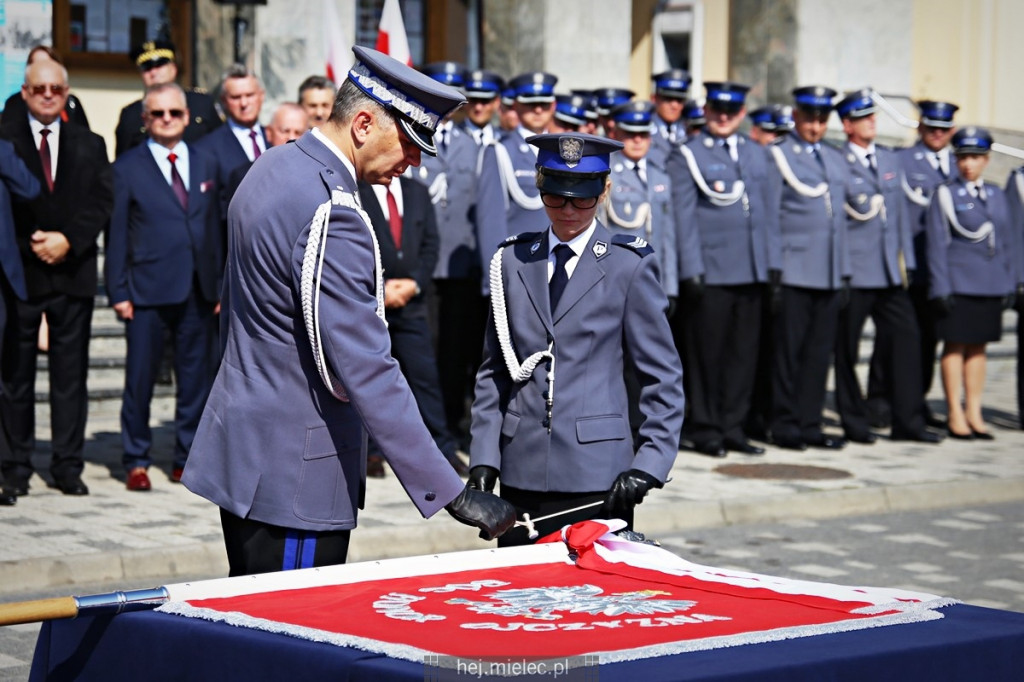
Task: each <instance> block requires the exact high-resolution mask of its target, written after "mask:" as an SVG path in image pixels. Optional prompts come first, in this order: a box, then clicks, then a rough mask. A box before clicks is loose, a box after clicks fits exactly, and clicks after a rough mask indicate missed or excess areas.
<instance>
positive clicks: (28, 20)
mask: <svg viewBox="0 0 1024 682" xmlns="http://www.w3.org/2000/svg"><path fill="white" fill-rule="evenodd" d="M39 43H46V44H47V45H52V44H53V0H0V107H2V106H3V103H4V102H5V101H6V100H7V97H8V96H10V95H11V94H12V93H14V92H16V91H17V90H19V89H20V88H21V84H22V81H24V80H25V60H26V59H27V58H28V53H29V50H31V49H32V47H33V46H34V45H38V44H39Z"/></svg>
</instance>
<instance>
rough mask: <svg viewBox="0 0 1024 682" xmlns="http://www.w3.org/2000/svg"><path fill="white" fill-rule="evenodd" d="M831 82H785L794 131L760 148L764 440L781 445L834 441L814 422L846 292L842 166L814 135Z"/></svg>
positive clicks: (837, 442)
mask: <svg viewBox="0 0 1024 682" xmlns="http://www.w3.org/2000/svg"><path fill="white" fill-rule="evenodd" d="M835 95H836V92H835V90H832V89H831V88H825V87H821V86H807V87H802V88H796V89H795V90H793V97H794V100H795V102H794V105H795V109H794V111H793V119H794V121H795V123H796V128H795V130H794V131H793V132H794V134H793V135H791V136H790V137H788V138H786V140H784V141H783V142H780V143H779V144H776V145H772V146H771V147H769V148H768V149H769V150H770V152H771V155H772V159H773V160H774V161H775V163H772V164H769V167H768V168H769V170H768V190H767V198H768V210H769V211H772V212H774V214H775V215H777V216H778V217H777V219H773V220H772V221H770V222H769V225H770V226H771V227H772V228H773V229H772V230H771V232H769V234H768V268H769V281H770V285H771V287H772V290H773V297H774V299H775V308H776V315H775V319H774V322H773V325H774V355H775V358H774V366H773V367H774V373H773V375H772V387H773V388H772V402H773V405H772V410H773V413H774V416H773V419H772V426H771V436H772V441H773V442H774V443H775V444H776V445H778V446H780V447H784V448H790V449H794V450H803V449H805V448H806V447H807V446H812V447H821V448H826V449H838V448H842V447H843V446H844V445H845V444H846V441H844V440H843V439H842V438H838V437H835V436H829V435H826V434H825V433H824V432H823V431H822V424H821V422H822V416H823V415H822V412H823V411H824V409H825V390H826V382H827V380H828V366H829V359H830V358H831V355H832V350H833V348H834V346H835V339H836V325H837V321H838V316H839V309H840V308H842V307H843V304H844V300H843V299H844V298H848V295H849V287H850V276H851V274H852V271H851V269H850V256H849V250H848V248H847V244H846V213H845V212H844V210H843V204H844V203H846V187H847V176H848V174H849V171H848V169H847V164H846V161H845V160H844V159H843V156H842V154H840V153H839V151H838V150H837V149H836V148H835V147H831V146H829V145H827V144H822V140H823V138H824V137H825V130H826V128H827V126H828V117H829V114H830V113H831V112H832V98H833V97H835Z"/></svg>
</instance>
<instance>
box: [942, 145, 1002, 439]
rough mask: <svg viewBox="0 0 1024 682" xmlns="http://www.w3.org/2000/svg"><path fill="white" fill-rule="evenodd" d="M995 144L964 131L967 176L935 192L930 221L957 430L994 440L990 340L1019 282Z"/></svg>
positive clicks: (961, 148)
mask: <svg viewBox="0 0 1024 682" xmlns="http://www.w3.org/2000/svg"><path fill="white" fill-rule="evenodd" d="M991 147H992V136H991V135H990V134H989V132H988V131H987V130H985V129H984V128H976V127H974V126H968V127H967V128H963V129H962V130H959V131H957V133H956V134H955V135H954V136H953V150H954V152H955V153H956V164H957V169H958V170H959V171H960V177H957V178H953V179H950V180H948V181H947V182H946V183H945V184H942V185H939V187H938V188H937V189H936V190H935V193H934V195H933V196H932V201H931V205H930V206H929V208H928V216H927V223H926V229H927V237H928V242H927V248H928V271H929V276H930V280H929V293H928V295H929V297H930V298H931V300H932V303H933V305H934V307H935V310H936V312H937V314H938V322H937V325H936V327H937V332H938V337H939V338H940V339H942V340H943V341H944V342H945V345H944V346H943V349H942V385H943V387H944V389H945V391H946V403H947V405H948V409H949V415H948V416H949V421H948V428H949V435H950V437H952V438H959V439H971V438H979V439H984V440H991V439H992V434H990V433H989V432H988V431H986V430H985V428H984V422H983V420H982V416H981V392H982V389H983V388H984V385H985V344H986V343H988V342H990V341H998V340H999V337H1000V335H1001V333H1002V310H1003V306H1004V305H1005V303H1006V302H1007V301H1008V300H1011V296H1010V295H1011V294H1012V292H1013V290H1014V288H1015V278H1014V276H1013V274H1012V273H1013V269H1012V265H1011V255H1012V254H1011V250H1012V244H1013V241H1012V239H1013V238H1012V235H1011V232H1010V230H1011V223H1010V212H1009V207H1008V205H1007V202H1006V196H1005V195H1004V194H1003V192H1002V190H1000V189H999V188H998V187H995V186H993V185H990V184H986V183H984V182H983V181H982V180H981V173H982V171H984V169H985V166H986V165H988V153H989V150H990V149H991ZM961 391H963V393H964V398H965V405H964V406H961V404H960V394H961ZM965 408H966V410H965Z"/></svg>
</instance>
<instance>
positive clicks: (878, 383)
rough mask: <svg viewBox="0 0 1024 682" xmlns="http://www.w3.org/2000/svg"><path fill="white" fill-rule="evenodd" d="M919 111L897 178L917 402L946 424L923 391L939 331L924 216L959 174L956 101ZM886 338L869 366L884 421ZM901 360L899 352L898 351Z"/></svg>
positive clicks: (875, 413) (872, 398)
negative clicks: (909, 249)
mask: <svg viewBox="0 0 1024 682" xmlns="http://www.w3.org/2000/svg"><path fill="white" fill-rule="evenodd" d="M917 107H918V109H919V110H920V112H921V117H920V125H919V126H918V130H919V131H920V139H918V141H917V143H916V144H914V145H913V146H912V147H908V148H906V149H901V150H900V152H899V157H900V165H901V167H902V171H903V174H902V178H901V180H900V182H901V186H902V187H903V194H904V197H905V208H906V210H907V216H908V218H907V219H908V221H909V223H910V231H911V234H912V235H913V239H914V262H915V264H916V265H917V270H916V271H914V273H913V274H912V275H911V276H910V288H909V291H910V300H911V303H913V306H914V314H915V316H916V317H917V328H918V331H919V333H920V339H921V346H920V351H919V352H918V354H917V356H918V358H920V363H921V391H920V393H921V402H922V405H924V408H923V409H924V413H925V421H926V422H927V424H928V425H929V426H935V427H938V428H945V426H946V423H945V422H944V421H943V420H941V419H939V418H938V417H936V416H934V415H932V413H931V411H930V410H929V409H928V407H927V404H926V403H925V402H924V401H925V396H926V395H928V391H930V390H931V387H932V378H933V376H934V375H935V354H936V350H937V349H938V343H939V341H938V337H937V336H936V335H935V313H934V311H933V309H932V306H931V304H930V303H929V302H928V281H929V274H928V257H927V249H928V245H927V236H926V234H925V216H926V214H927V212H928V211H927V209H928V203H929V201H930V200H931V197H932V193H933V192H934V191H935V188H936V187H938V186H939V185H941V184H942V183H944V182H946V181H947V180H949V179H953V178H957V177H959V176H960V174H959V172H958V171H957V168H956V161H955V160H954V159H953V154H952V152H951V151H950V148H949V143H950V140H951V139H952V138H953V135H954V133H956V125H955V123H954V122H953V117H954V115H955V114H956V111H957V109H959V108H960V107H958V106H957V105H955V104H951V103H949V102H939V101H934V100H921V101H919V102H918V103H917ZM890 352H891V351H890V350H889V344H888V341H887V339H886V338H885V336H884V334H883V335H881V336H879V337H878V339H877V340H876V341H875V350H874V352H873V354H872V356H871V371H870V374H869V377H868V409H869V410H870V412H871V414H872V418H873V420H874V421H875V423H876V424H878V425H880V426H882V425H886V424H888V423H889V421H890V412H891V408H890V405H889V399H888V395H889V393H891V392H892V388H891V385H892V379H891V377H889V376H888V374H887V371H886V370H887V368H888V367H889V366H890V364H891V361H889V360H888V358H889V357H890V355H889V354H890ZM896 361H897V362H899V361H900V358H899V356H896Z"/></svg>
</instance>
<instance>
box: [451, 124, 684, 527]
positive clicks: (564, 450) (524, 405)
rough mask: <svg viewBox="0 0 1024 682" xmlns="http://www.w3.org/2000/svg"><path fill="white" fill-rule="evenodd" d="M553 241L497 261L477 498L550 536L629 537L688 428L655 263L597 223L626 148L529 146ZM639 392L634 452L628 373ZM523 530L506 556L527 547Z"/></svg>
mask: <svg viewBox="0 0 1024 682" xmlns="http://www.w3.org/2000/svg"><path fill="white" fill-rule="evenodd" d="M527 141H528V142H529V143H530V144H532V145H534V146H536V147H538V148H539V152H538V156H537V187H538V188H539V189H540V195H541V198H542V200H543V203H544V207H545V211H546V213H547V217H548V219H549V220H550V221H551V224H550V226H549V227H548V229H546V230H544V231H542V232H532V233H525V234H521V235H518V236H515V237H511V238H510V239H508V240H507V241H506V242H505V244H503V245H502V247H501V248H499V249H498V252H497V253H496V254H495V256H494V258H493V260H492V261H491V269H490V280H491V298H492V301H491V304H492V306H491V314H490V318H489V321H488V328H487V337H486V341H485V348H484V360H483V364H482V365H481V367H480V371H479V372H478V374H477V382H476V400H475V402H474V404H473V419H472V425H471V429H470V430H471V434H472V444H471V447H470V452H471V466H472V469H471V472H470V486H472V487H476V488H478V489H481V490H486V491H490V490H492V489H493V488H494V485H495V482H496V481H497V478H498V476H499V475H500V477H501V481H502V485H501V496H502V497H503V498H504V499H506V500H508V501H510V502H511V503H512V504H513V505H514V506H515V507H516V510H517V512H518V513H519V514H523V513H528V514H530V516H531V517H532V518H534V519H536V518H537V517H551V518H549V519H547V521H545V522H541V523H538V524H537V530H538V532H539V533H540V534H541V535H543V534H546V533H548V532H552V531H554V530H557V529H558V528H561V527H562V526H563V525H565V524H569V523H573V522H575V521H580V520H584V519H590V518H606V517H611V516H614V517H618V518H622V519H624V520H626V521H627V523H629V524H632V518H633V506H634V505H635V504H637V503H639V502H640V501H641V500H642V499H643V497H644V496H645V495H646V493H647V491H648V490H649V489H650V488H660V487H662V485H663V484H664V481H665V480H666V478H667V476H668V473H669V470H670V469H671V468H672V463H673V461H674V460H675V456H676V452H677V450H678V443H679V431H680V429H681V427H682V421H683V390H682V370H681V368H680V364H679V357H678V355H677V353H676V350H675V347H674V346H673V343H672V333H671V331H670V330H669V327H668V322H667V318H666V316H665V311H666V308H667V305H668V301H667V298H666V296H665V293H664V291H663V290H662V287H661V285H660V283H659V278H658V265H657V263H658V259H657V258H652V257H651V256H650V254H651V252H652V250H651V248H650V246H649V245H648V244H647V243H646V241H644V240H643V239H642V238H639V237H633V236H626V235H619V236H612V234H611V233H610V232H609V231H608V230H607V228H605V227H604V226H603V225H601V224H600V223H599V222H597V220H596V219H595V214H596V212H597V206H598V203H599V202H600V201H601V200H602V199H603V198H604V196H605V194H606V193H607V191H608V187H609V184H610V182H609V180H608V175H609V165H608V161H609V154H610V153H611V152H612V151H614V150H617V149H621V148H622V144H621V143H619V142H613V141H610V140H606V139H604V138H600V137H596V136H593V135H586V134H583V133H561V134H546V135H535V136H533V137H531V138H529V139H528V140H527ZM627 369H628V370H629V371H632V372H633V373H634V374H635V375H636V377H637V378H638V379H639V383H640V392H639V396H638V399H639V405H638V407H639V411H640V413H641V414H642V415H643V421H642V423H641V424H640V427H639V433H638V437H637V439H636V444H635V446H634V440H633V438H631V434H630V427H629V419H628V402H627V391H626V383H625V380H624V378H623V377H624V373H625V372H626V371H627ZM527 539H528V538H527V533H526V531H525V529H523V528H522V527H517V528H515V529H514V530H513V531H510V532H509V533H507V534H506V535H505V536H503V537H502V539H501V543H500V544H501V545H503V546H505V545H513V544H524V543H525V542H527Z"/></svg>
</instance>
